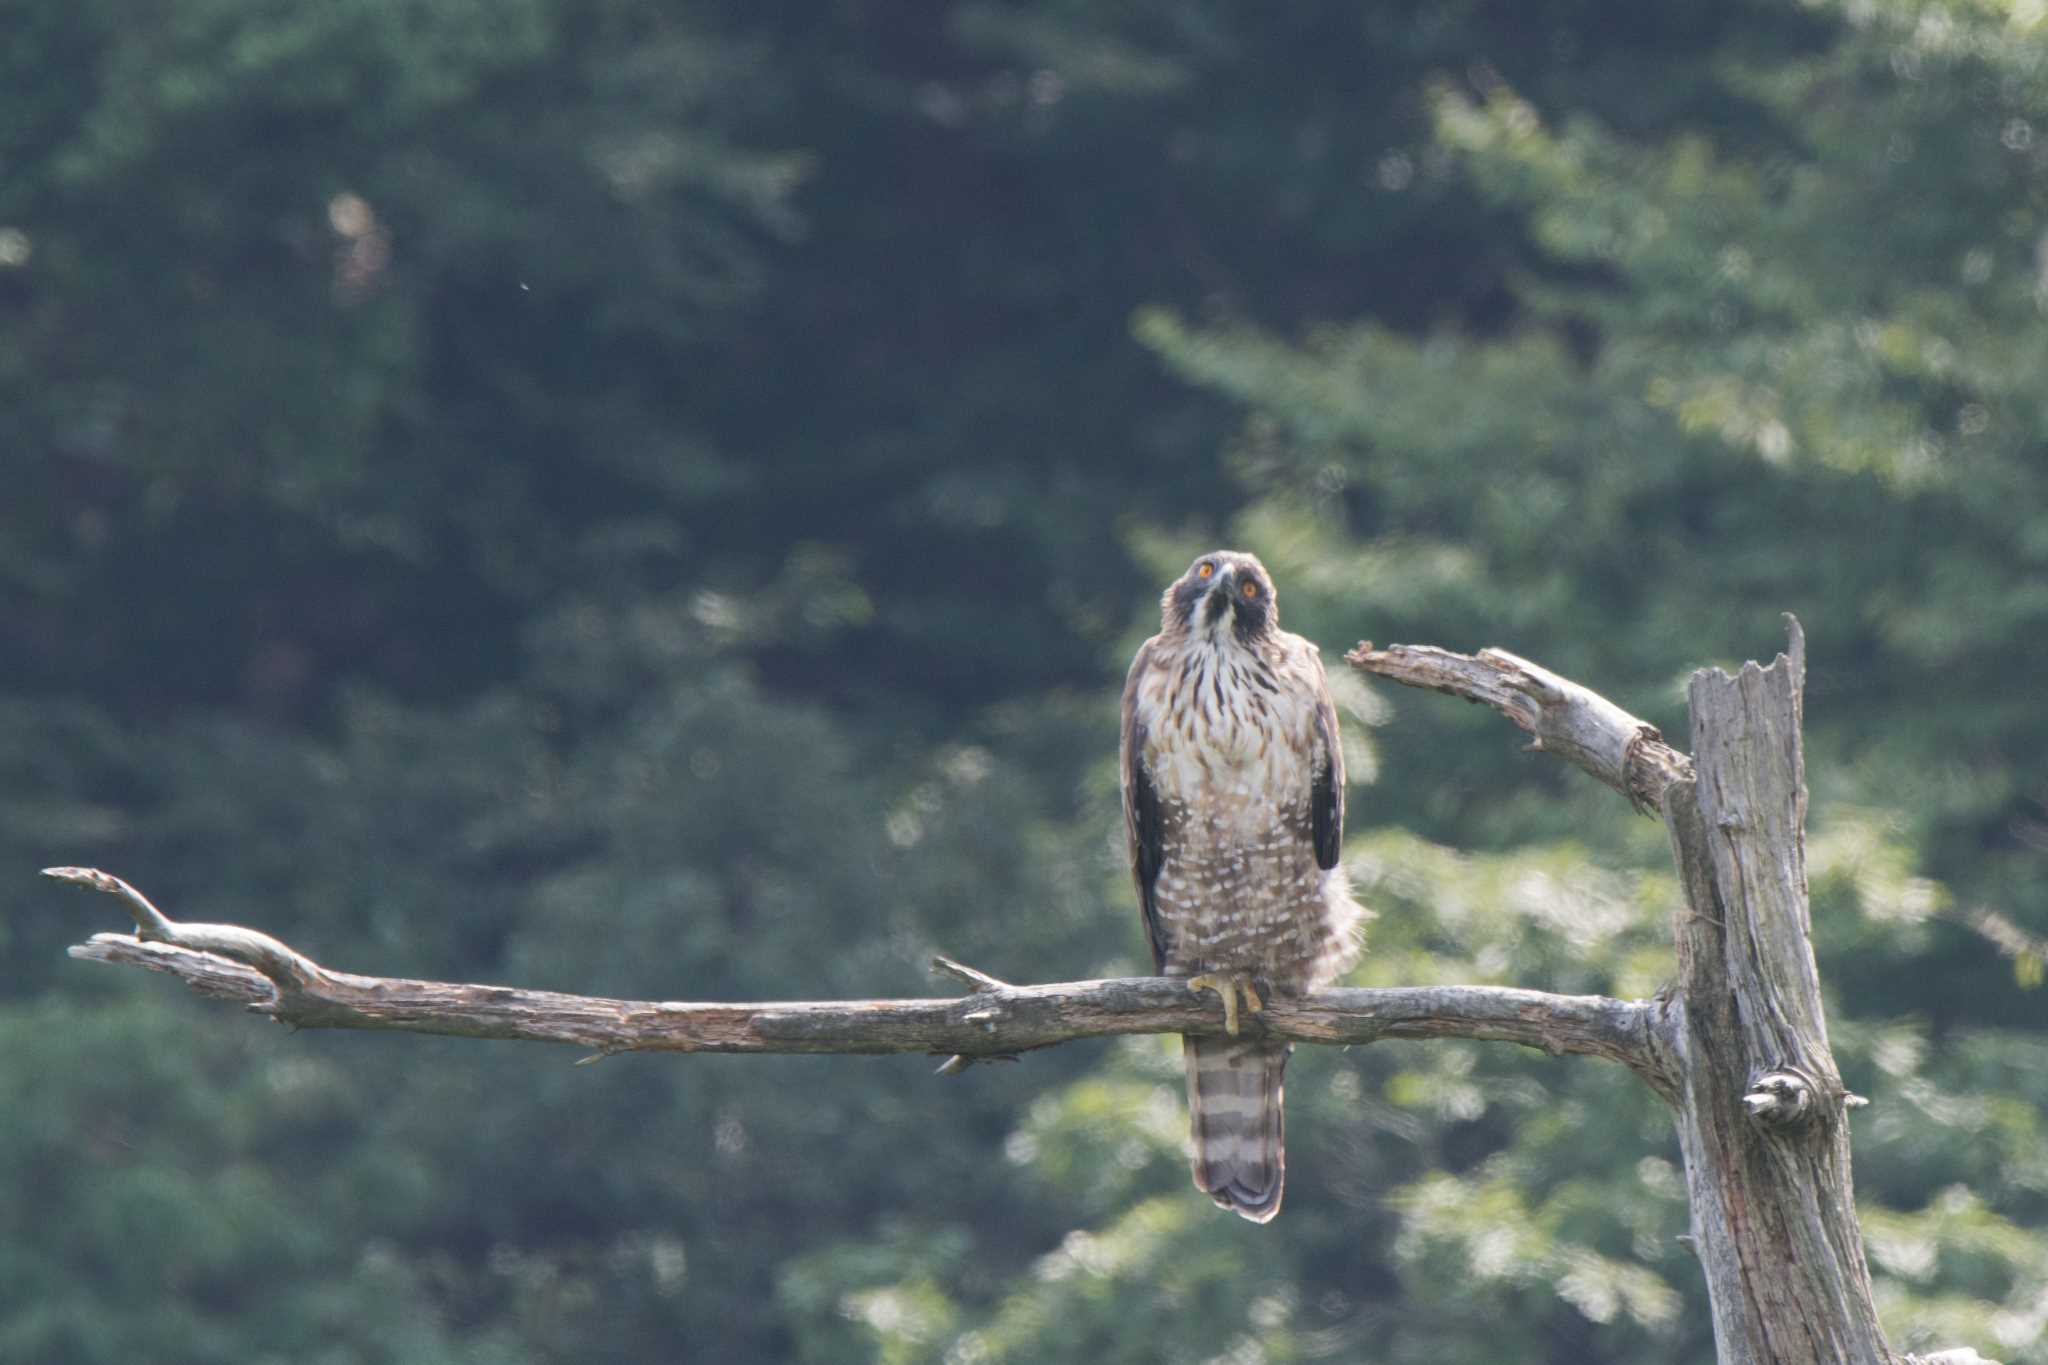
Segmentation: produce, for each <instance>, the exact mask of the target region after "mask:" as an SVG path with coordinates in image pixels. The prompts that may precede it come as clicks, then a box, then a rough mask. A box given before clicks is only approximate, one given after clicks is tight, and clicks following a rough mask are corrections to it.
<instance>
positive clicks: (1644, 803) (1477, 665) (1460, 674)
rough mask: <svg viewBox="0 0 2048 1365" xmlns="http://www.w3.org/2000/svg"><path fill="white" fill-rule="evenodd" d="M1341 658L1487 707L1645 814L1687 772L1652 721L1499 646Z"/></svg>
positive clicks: (1369, 652) (1364, 650)
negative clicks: (1474, 651)
mask: <svg viewBox="0 0 2048 1365" xmlns="http://www.w3.org/2000/svg"><path fill="white" fill-rule="evenodd" d="M1344 661H1345V662H1346V663H1348V664H1350V665H1351V666H1352V667H1353V668H1355V669H1357V670H1358V671H1359V672H1361V673H1365V674H1369V675H1371V676H1373V677H1379V678H1388V679H1391V680H1392V681H1394V682H1398V683H1402V684H1404V685H1406V686H1408V687H1421V688H1427V689H1428V690H1429V691H1432V692H1443V693H1446V694H1448V695H1450V696H1453V697H1462V698H1464V699H1465V700H1466V701H1469V702H1473V703H1477V704H1483V705H1486V706H1491V707H1492V708H1493V709H1494V710H1496V711H1498V712H1500V713H1501V714H1502V715H1504V716H1506V717H1507V718H1508V719H1509V720H1511V721H1513V722H1514V723H1515V724H1516V725H1518V726H1520V727H1521V728H1522V729H1523V730H1526V731H1527V732H1528V733H1529V734H1530V735H1531V736H1533V738H1532V739H1531V740H1530V741H1529V747H1530V748H1531V749H1536V750H1540V751H1542V752H1544V753H1551V754H1556V755H1557V756H1558V757H1559V758H1562V759H1564V760H1565V761H1566V762H1567V763H1570V764H1572V765H1574V766H1575V767H1578V768H1581V769H1583V770H1584V771H1586V772H1588V773H1591V774H1592V775H1593V776H1594V777H1596V778H1598V779H1600V781H1602V782H1605V783H1606V784H1607V785H1608V786H1610V787H1612V788H1614V790H1616V791H1618V792H1620V793H1621V794H1622V795H1623V796H1626V797H1627V798H1628V799H1629V804H1631V805H1633V806H1634V807H1635V808H1636V809H1637V810H1638V811H1641V812H1642V813H1644V814H1646V815H1654V814H1656V813H1657V811H1658V809H1659V802H1660V800H1661V798H1662V796H1663V794H1664V788H1665V787H1667V786H1669V785H1670V784H1671V783H1673V782H1675V781H1678V780H1679V779H1681V778H1684V777H1688V776H1690V775H1691V773H1692V761H1691V760H1690V759H1688V758H1687V757H1686V756H1685V755H1684V754H1682V753H1679V752H1678V751H1677V750H1676V749H1674V748H1672V747H1671V746H1670V745H1669V744H1666V743H1665V742H1664V735H1663V732H1662V731H1660V730H1658V728H1657V727H1656V726H1654V725H1652V724H1650V722H1648V721H1646V720H1643V719H1641V718H1639V717H1636V716H1632V715H1630V714H1629V713H1628V712H1626V711H1624V710H1622V709H1621V708H1620V707H1619V706H1616V705H1615V704H1614V703H1613V702H1611V701H1609V700H1607V698H1605V697H1603V696H1601V695H1600V694H1599V693H1597V692H1594V691H1592V690H1591V689H1589V688H1585V687H1581V686H1579V685H1578V684H1577V683H1575V682H1573V681H1571V679H1569V678H1561V677H1559V676H1558V675H1557V674H1555V673H1552V672H1551V671H1550V670H1549V669H1547V668H1544V667H1542V666H1541V665H1539V664H1532V663H1530V662H1529V661H1528V660H1527V659H1524V658H1520V657H1518V656H1517V655H1513V654H1510V653H1508V652H1507V651H1506V650H1504V649H1482V650H1480V651H1479V652H1478V653H1477V654H1453V653H1452V652H1451V651H1449V650H1447V649H1438V648H1436V647H1435V646H1434V645H1388V646H1387V647H1386V648H1385V649H1374V648H1373V646H1372V641H1370V640H1361V641H1360V642H1359V644H1358V647H1357V648H1356V649H1354V650H1352V651H1351V652H1350V653H1349V654H1346V655H1345V656H1344Z"/></svg>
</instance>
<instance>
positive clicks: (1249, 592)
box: [1244, 578, 1259, 597]
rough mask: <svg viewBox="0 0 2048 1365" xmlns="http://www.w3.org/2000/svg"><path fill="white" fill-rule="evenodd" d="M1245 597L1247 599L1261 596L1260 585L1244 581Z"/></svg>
mask: <svg viewBox="0 0 2048 1365" xmlns="http://www.w3.org/2000/svg"><path fill="white" fill-rule="evenodd" d="M1244 595H1245V596H1246V597H1257V596H1258V595H1259V585H1258V584H1257V583H1254V582H1253V581H1252V580H1251V579H1249V578H1247V579H1246V580H1245V581H1244Z"/></svg>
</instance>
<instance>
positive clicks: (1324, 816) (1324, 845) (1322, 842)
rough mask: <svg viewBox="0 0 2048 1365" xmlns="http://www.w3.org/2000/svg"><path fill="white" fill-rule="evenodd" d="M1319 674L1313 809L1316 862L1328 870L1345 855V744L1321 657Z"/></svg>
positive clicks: (1310, 799) (1311, 797)
mask: <svg viewBox="0 0 2048 1365" xmlns="http://www.w3.org/2000/svg"><path fill="white" fill-rule="evenodd" d="M1315 678H1316V742H1315V753H1314V755H1313V756H1312V761H1313V762H1314V764H1315V777H1314V779H1313V782H1314V786H1313V788H1312V789H1311V790H1310V792H1309V812H1310V814H1311V815H1312V816H1313V817H1314V821H1315V835H1316V866H1317V867H1320V868H1323V869H1325V870H1328V869H1329V868H1333V867H1335V866H1336V865H1337V859H1338V858H1339V857H1341V856H1342V855H1343V847H1344V746H1343V745H1342V744H1340V743H1339V742H1338V740H1337V705H1336V703H1335V702H1333V701H1332V700H1331V699H1330V684H1329V683H1328V681H1326V680H1325V679H1324V677H1323V668H1322V661H1321V660H1320V659H1318V660H1316V672H1315Z"/></svg>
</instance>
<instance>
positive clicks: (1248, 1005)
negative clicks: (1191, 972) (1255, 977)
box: [1188, 972, 1266, 1038]
mask: <svg viewBox="0 0 2048 1365" xmlns="http://www.w3.org/2000/svg"><path fill="white" fill-rule="evenodd" d="M1188 989H1189V990H1191V991H1196V992H1200V991H1214V992H1216V994H1217V995H1219V996H1221V997H1222V998H1223V1031H1224V1032H1225V1033H1227V1034H1229V1035H1230V1036H1231V1037H1233V1038H1235V1037H1237V1030H1238V999H1239V997H1240V996H1242V997H1243V999H1244V1012H1245V1013H1247V1014H1259V1013H1261V1012H1263V1011H1264V1010H1265V1008H1266V1002H1265V1001H1263V1000H1261V999H1259V993H1258V991H1257V989H1256V988H1254V987H1253V985H1252V979H1251V977H1250V976H1249V975H1247V974H1245V973H1243V972H1228V973H1223V972H1203V973H1202V974H1201V975H1200V976H1191V977H1189V978H1188Z"/></svg>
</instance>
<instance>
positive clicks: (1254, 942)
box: [1122, 551, 1361, 1223]
mask: <svg viewBox="0 0 2048 1365" xmlns="http://www.w3.org/2000/svg"><path fill="white" fill-rule="evenodd" d="M1159 614H1160V622H1159V633H1158V634H1157V635H1155V636H1153V637H1152V638H1151V639H1149V640H1147V641H1146V642H1145V643H1144V644H1143V645H1141V646H1140V647H1139V649H1138V654H1137V657H1136V658H1134V659H1132V660H1131V673H1130V677H1129V678H1128V679H1127V680H1126V681H1125V683H1124V702H1123V744H1122V755H1123V795H1124V830H1125V833H1126V834H1127V835H1128V837H1129V844H1130V854H1131V876H1132V878H1133V879H1134V880H1135V881H1136V882H1137V885H1138V902H1139V906H1140V908H1141V909H1142V910H1143V912H1144V917H1145V933H1146V936H1147V937H1148V938H1150V939H1151V941H1152V960H1153V963H1154V964H1155V965H1156V966H1157V968H1158V969H1159V971H1160V973H1161V974H1163V975H1166V976H1177V977H1185V978H1186V979H1187V983H1188V986H1189V988H1190V989H1192V990H1198V991H1199V990H1214V991H1215V992H1216V993H1217V994H1219V995H1220V996H1222V997H1223V1014H1224V1028H1225V1031H1226V1032H1227V1034H1228V1036H1227V1037H1223V1038H1184V1039H1182V1040H1181V1047H1182V1051H1183V1054H1184V1056H1185V1057H1186V1060H1187V1076H1188V1116H1189V1122H1190V1127H1191V1130H1192V1133H1193V1136H1194V1175H1195V1185H1196V1186H1197V1188H1199V1189H1201V1190H1202V1191H1203V1192H1204V1193H1206V1194H1208V1195H1209V1197H1210V1198H1212V1199H1214V1200H1215V1201H1216V1202H1217V1203H1218V1204H1219V1205H1221V1206H1222V1207H1224V1208H1227V1209H1235V1210H1236V1211H1237V1212H1238V1213H1240V1214H1242V1215H1243V1216H1244V1217H1246V1218H1249V1219H1251V1220H1252V1221H1253V1222H1257V1223H1263V1222H1266V1221H1268V1220H1269V1219H1271V1218H1272V1217H1273V1215H1274V1214H1276V1213H1278V1212H1279V1211H1280V1192H1281V1187H1282V1185H1283V1183H1284V1182H1285V1179H1286V1173H1287V1159H1286V1152H1285V1150H1284V1146H1283V1138H1282V1132H1283V1129H1282V1120H1281V1109H1280V1082H1281V1076H1282V1073H1283V1072H1285V1070H1286V1068H1287V1054H1288V1053H1289V1052H1290V1051H1291V1050H1292V1045H1291V1044H1288V1043H1281V1042H1272V1041H1268V1040H1263V1039H1257V1038H1240V1037H1239V1036H1238V1032H1239V997H1240V996H1241V997H1242V998H1243V1004H1244V1008H1245V1009H1246V1010H1247V1011H1250V1012H1254V1013H1255V1012H1257V1011H1259V1010H1262V1009H1264V1008H1265V1005H1264V1002H1263V1001H1262V1000H1261V999H1260V996H1259V989H1260V987H1264V988H1265V989H1266V990H1268V991H1269V992H1280V993H1286V994H1292V993H1296V992H1300V991H1305V990H1309V989H1312V988H1313V987H1316V986H1320V985H1323V984H1325V983H1327V982H1328V981H1330V980H1331V979H1332V978H1334V977H1335V976H1336V975H1337V974H1338V973H1339V972H1341V971H1343V970H1344V968H1345V967H1346V966H1348V965H1349V963H1350V961H1351V959H1352V957H1353V956H1354V954H1355V951H1356V929H1357V925H1358V922H1359V919H1360V914H1361V912H1360V910H1359V907H1358V905H1357V903H1356V902H1355V901H1353V900H1352V899H1351V890H1350V886H1349V884H1348V883H1347V881H1346V879H1345V876H1344V872H1343V869H1342V868H1340V867H1339V866H1338V846H1339V845H1340V844H1341V843H1342V842H1343V839H1344V755H1343V751H1342V750H1341V749H1340V748H1339V747H1338V744H1337V710H1336V707H1335V706H1334V705H1333V704H1332V703H1331V700H1330V688H1329V683H1328V681H1327V680H1326V679H1325V678H1324V676H1323V662H1322V657H1321V655H1320V654H1319V653H1318V652H1317V650H1316V647H1315V646H1314V645H1312V644H1310V643H1309V642H1308V641H1307V640H1304V639H1302V638H1301V637H1300V636H1299V635H1290V634H1289V633H1287V632H1286V631H1284V630H1281V629H1280V615H1279V605H1278V603H1277V602H1276V601H1275V600H1274V596H1273V580H1272V578H1271V577H1270V576H1269V575H1268V574H1267V573H1266V568H1265V566H1264V565H1263V564H1261V563H1259V561H1258V560H1257V559H1255V558H1253V557H1252V556H1251V555H1248V554H1239V553H1236V552H1234V551H1218V552H1216V553H1214V554H1206V555H1203V556H1202V557H1201V558H1200V559H1197V560H1196V561H1195V562H1194V563H1193V564H1192V565H1190V566H1189V568H1188V571H1187V572H1186V573H1184V574H1182V575H1181V576H1180V577H1179V578H1178V579H1176V580H1175V581H1174V582H1173V584H1172V585H1171V586H1170V587H1168V588H1167V590H1166V595H1165V597H1164V598H1163V599H1162V600H1161V603H1160V613H1159Z"/></svg>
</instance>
